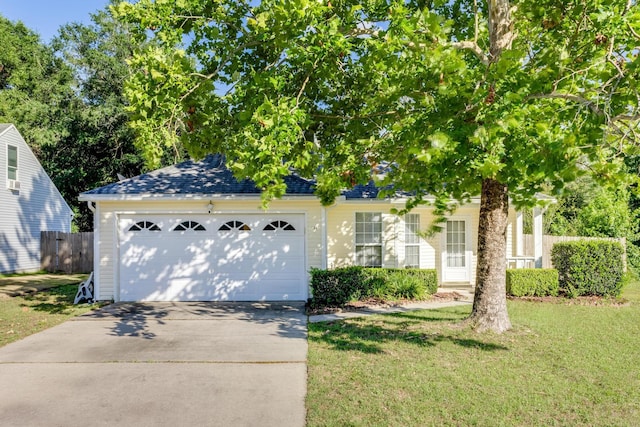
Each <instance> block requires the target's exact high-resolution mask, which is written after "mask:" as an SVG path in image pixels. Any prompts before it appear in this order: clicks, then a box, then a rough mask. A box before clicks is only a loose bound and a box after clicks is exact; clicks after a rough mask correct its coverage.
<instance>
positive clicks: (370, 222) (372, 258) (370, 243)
mask: <svg viewBox="0 0 640 427" xmlns="http://www.w3.org/2000/svg"><path fill="white" fill-rule="evenodd" d="M356 264H357V265H361V266H364V267H382V213H380V212H356Z"/></svg>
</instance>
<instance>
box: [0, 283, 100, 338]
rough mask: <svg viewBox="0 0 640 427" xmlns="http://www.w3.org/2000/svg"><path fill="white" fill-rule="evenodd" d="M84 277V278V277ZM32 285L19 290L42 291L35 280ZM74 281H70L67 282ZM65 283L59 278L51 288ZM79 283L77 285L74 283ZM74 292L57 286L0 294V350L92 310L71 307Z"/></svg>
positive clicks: (84, 306) (69, 286)
mask: <svg viewBox="0 0 640 427" xmlns="http://www.w3.org/2000/svg"><path fill="white" fill-rule="evenodd" d="M84 277H86V275H85V276H84ZM35 280H36V282H37V283H36V282H28V283H25V284H23V286H22V288H27V289H31V288H33V287H43V286H45V285H46V283H45V282H43V281H41V280H40V279H39V278H36V279H35ZM71 280H72V281H74V280H73V279H71ZM65 281H66V282H69V281H70V279H69V278H68V276H67V278H65V277H63V276H61V277H59V278H57V279H56V280H54V281H52V282H47V283H49V284H52V285H56V284H58V283H64V282H65ZM78 282H79V281H78ZM77 291H78V284H77V283H75V284H67V285H61V286H57V287H53V288H49V289H45V290H41V291H39V292H36V293H28V294H26V295H18V296H10V295H9V294H7V293H2V292H0V346H3V345H6V344H8V343H10V342H13V341H17V340H19V339H22V338H24V337H26V336H28V335H31V334H34V333H36V332H40V331H41V330H43V329H47V328H50V327H52V326H55V325H57V324H60V323H62V322H64V321H65V320H68V319H69V318H71V317H74V316H77V315H79V314H82V313H86V312H87V311H89V310H91V309H92V306H91V305H88V304H79V305H77V306H74V305H73V299H74V297H75V295H76V292H77Z"/></svg>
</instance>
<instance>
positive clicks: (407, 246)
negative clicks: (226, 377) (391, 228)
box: [404, 214, 420, 268]
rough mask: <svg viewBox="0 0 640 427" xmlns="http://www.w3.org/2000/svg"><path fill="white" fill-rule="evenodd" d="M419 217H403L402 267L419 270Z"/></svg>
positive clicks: (415, 215)
mask: <svg viewBox="0 0 640 427" xmlns="http://www.w3.org/2000/svg"><path fill="white" fill-rule="evenodd" d="M419 231H420V215H418V214H407V215H405V216H404V266H405V267H407V268H420V236H419V235H418V232H419Z"/></svg>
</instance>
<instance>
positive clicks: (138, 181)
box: [81, 154, 315, 196]
mask: <svg viewBox="0 0 640 427" xmlns="http://www.w3.org/2000/svg"><path fill="white" fill-rule="evenodd" d="M285 183H286V184H287V192H286V194H288V195H306V194H313V189H314V184H315V182H314V181H313V180H308V179H304V178H301V177H300V176H298V175H295V174H291V175H289V176H287V177H285ZM143 194H144V195H187V194H189V195H213V194H260V190H259V189H258V188H257V187H256V185H255V183H254V182H253V181H251V180H249V179H245V180H242V181H238V180H237V179H236V178H235V177H234V176H233V174H232V173H231V171H230V170H229V169H228V168H227V167H226V166H225V165H224V156H222V155H220V154H216V155H209V156H207V157H205V158H204V159H203V160H200V161H193V160H188V161H186V162H182V163H179V164H177V165H174V166H169V167H166V168H163V169H158V170H155V171H152V172H149V173H145V174H142V175H138V176H136V177H133V178H130V179H126V180H123V181H120V182H116V183H113V184H109V185H105V186H104V187H99V188H96V189H93V190H90V191H86V192H84V193H82V195H81V196H92V195H143Z"/></svg>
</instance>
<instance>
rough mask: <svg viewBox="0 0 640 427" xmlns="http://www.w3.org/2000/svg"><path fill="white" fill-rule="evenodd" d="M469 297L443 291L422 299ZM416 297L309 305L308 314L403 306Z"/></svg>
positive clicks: (459, 298) (450, 299)
mask: <svg viewBox="0 0 640 427" xmlns="http://www.w3.org/2000/svg"><path fill="white" fill-rule="evenodd" d="M465 299H467V297H466V296H465V295H463V294H461V293H459V292H455V291H441V292H436V293H435V294H433V295H429V296H428V297H427V298H424V299H421V300H420V301H422V302H436V303H437V302H449V301H463V300H465ZM414 302H416V300H414V299H395V300H385V299H380V298H366V299H362V300H355V301H350V302H348V303H346V304H344V305H341V306H333V307H331V306H328V307H313V306H311V307H310V306H307V315H309V316H314V315H317V314H332V313H342V312H353V311H362V310H369V309H377V308H384V307H402V306H403V305H406V304H409V303H414Z"/></svg>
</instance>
